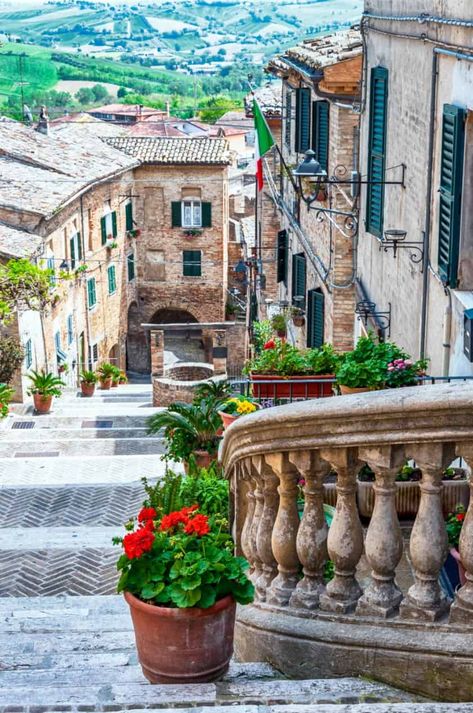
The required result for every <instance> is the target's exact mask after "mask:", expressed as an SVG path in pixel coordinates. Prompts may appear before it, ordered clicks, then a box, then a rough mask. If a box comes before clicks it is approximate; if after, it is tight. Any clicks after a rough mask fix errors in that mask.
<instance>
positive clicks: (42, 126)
mask: <svg viewBox="0 0 473 713" xmlns="http://www.w3.org/2000/svg"><path fill="white" fill-rule="evenodd" d="M36 131H39V133H40V134H45V135H46V136H47V135H48V134H49V116H48V110H47V108H46V107H45V106H42V107H41V109H40V112H39V119H38V126H37V127H36Z"/></svg>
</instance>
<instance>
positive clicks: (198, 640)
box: [115, 503, 254, 684]
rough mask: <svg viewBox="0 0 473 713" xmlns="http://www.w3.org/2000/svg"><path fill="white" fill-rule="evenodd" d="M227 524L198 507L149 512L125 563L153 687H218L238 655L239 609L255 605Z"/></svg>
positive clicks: (126, 586)
mask: <svg viewBox="0 0 473 713" xmlns="http://www.w3.org/2000/svg"><path fill="white" fill-rule="evenodd" d="M225 524H226V522H225V521H222V518H220V517H209V516H208V515H205V514H203V513H202V512H201V511H200V508H199V505H198V504H195V505H193V506H190V507H184V508H181V509H180V510H177V511H174V512H171V513H169V514H163V515H161V516H160V515H159V514H158V512H157V511H156V509H155V508H153V507H149V506H148V503H145V507H144V508H143V509H142V510H141V512H140V513H139V514H138V517H137V522H136V524H134V523H132V524H131V525H129V531H128V533H127V534H126V535H125V536H124V537H123V539H121V540H120V539H116V540H115V542H120V543H121V544H122V546H123V550H124V552H123V554H122V555H121V557H120V558H119V560H118V565H117V566H118V569H119V571H120V572H121V575H120V579H119V582H118V591H119V592H124V594H125V599H126V601H127V602H128V604H129V606H130V612H131V617H132V621H133V626H134V629H135V639H136V646H137V651H138V658H139V661H140V664H141V667H142V670H143V673H144V675H145V677H146V678H147V679H148V680H149V681H150V682H151V683H174V684H178V683H201V682H209V681H215V680H217V679H218V678H220V677H221V676H222V675H223V674H224V673H225V672H226V671H227V669H228V666H229V663H230V659H231V657H232V654H233V630H234V624H235V609H236V603H237V602H238V603H240V604H247V603H249V602H251V601H252V600H253V595H254V589H253V585H252V583H251V582H250V580H249V579H248V577H247V575H246V569H247V568H248V564H247V562H246V561H245V560H244V559H243V558H241V557H235V556H234V554H233V542H232V540H231V538H230V536H229V535H228V534H227V532H225V529H224V525H225Z"/></svg>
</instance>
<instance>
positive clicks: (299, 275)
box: [292, 253, 306, 309]
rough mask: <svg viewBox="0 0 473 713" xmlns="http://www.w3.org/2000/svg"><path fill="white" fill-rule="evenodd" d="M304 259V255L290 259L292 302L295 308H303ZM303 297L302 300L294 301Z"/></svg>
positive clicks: (304, 285) (304, 284)
mask: <svg viewBox="0 0 473 713" xmlns="http://www.w3.org/2000/svg"><path fill="white" fill-rule="evenodd" d="M305 287H306V259H305V255H304V253H300V254H299V255H293V257H292V302H293V304H294V305H295V306H297V307H301V308H302V309H304V307H305ZM296 297H303V298H304V299H303V300H297V301H296V300H295V298H296Z"/></svg>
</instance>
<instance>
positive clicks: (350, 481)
mask: <svg viewBox="0 0 473 713" xmlns="http://www.w3.org/2000/svg"><path fill="white" fill-rule="evenodd" d="M472 403H473V384H471V383H452V384H442V385H434V386H424V387H411V388H401V389H393V390H388V391H379V392H372V393H366V394H359V395H356V396H344V397H339V398H332V399H320V400H314V401H306V402H299V403H293V404H290V405H287V406H279V407H276V408H272V409H268V410H266V411H260V412H258V413H256V414H254V415H252V416H249V417H247V418H245V419H242V420H241V421H237V422H236V423H235V424H233V425H232V426H231V427H230V429H229V430H228V431H227V432H226V435H225V438H224V441H223V443H222V447H221V451H220V458H221V461H222V463H223V465H224V467H225V469H226V473H227V476H228V478H229V480H230V482H231V488H232V493H233V504H234V513H233V515H234V534H235V539H236V543H237V548H238V550H239V551H240V552H241V553H242V554H244V555H245V556H246V557H247V559H248V560H249V562H250V565H251V570H250V572H251V578H252V579H253V581H254V583H255V586H256V592H257V594H256V601H255V603H254V604H253V605H252V606H249V607H246V608H245V609H243V610H241V611H240V612H239V616H238V623H237V639H236V645H237V653H238V656H239V657H240V658H241V659H242V660H247V661H258V660H259V661H261V660H267V661H269V662H270V663H272V664H273V665H274V666H276V667H277V668H278V669H280V670H281V671H283V672H284V673H285V674H287V675H289V676H292V677H296V678H297V677H299V678H304V677H316V676H322V677H323V676H344V675H364V676H368V677H371V678H374V679H377V680H380V681H384V682H386V683H389V684H392V685H396V686H400V687H403V688H406V689H408V690H411V691H414V692H416V693H419V694H424V695H426V696H429V697H433V698H438V699H440V700H451V701H453V700H456V701H466V700H470V699H471V691H472V690H473V498H472V499H471V501H470V506H469V510H468V513H467V515H466V519H465V523H464V526H463V531H462V536H461V540H460V555H461V559H462V562H463V565H464V567H465V569H466V578H467V581H466V584H465V585H464V586H463V587H462V588H460V589H459V590H458V591H457V592H456V593H455V595H454V599H453V601H451V600H450V599H449V598H448V597H446V596H445V594H444V593H443V591H442V588H441V586H440V583H439V576H440V573H441V570H442V567H443V564H444V562H445V559H446V557H447V553H448V543H447V534H446V529H445V522H444V516H443V513H442V503H441V492H442V487H443V486H442V473H443V471H444V469H445V468H446V467H447V466H448V465H449V464H450V463H451V462H452V461H453V460H454V459H455V457H460V456H461V457H462V458H463V459H464V461H465V462H466V464H467V465H468V466H471V465H472V464H473V409H472ZM406 459H413V460H415V462H416V464H417V466H418V467H419V468H420V470H421V471H422V479H421V481H420V483H419V487H420V491H421V496H420V505H419V509H418V512H417V515H416V518H415V521H414V523H413V526H412V529H411V531H410V537H409V542H408V550H409V563H410V567H411V569H412V574H413V578H412V580H413V583H412V585H411V586H410V587H409V588H407V589H406V590H405V591H402V589H401V587H400V586H399V585H398V583H397V581H396V571H397V570H399V567H400V563H401V560H403V561H405V555H404V553H403V551H404V547H405V538H403V532H402V530H401V527H400V524H399V521H398V517H397V513H396V507H395V496H396V485H395V478H396V474H397V472H398V471H399V467H400V466H401V465H402V463H404V462H405V461H406ZM363 464H367V465H369V467H370V468H371V469H372V470H373V471H374V473H375V477H376V481H375V483H374V491H375V506H374V511H373V514H372V517H371V520H370V522H369V525H368V526H367V528H364V527H363V525H362V522H361V520H360V516H359V513H358V508H357V504H356V478H357V473H358V471H359V470H360V468H361V467H362V465H363ZM333 471H336V473H337V480H336V489H337V507H336V512H335V515H334V519H333V522H332V524H331V526H330V528H329V529H328V527H327V524H326V519H325V517H324V508H323V499H324V495H323V494H324V481H325V480H326V479H327V477H328V475H329V473H330V472H333ZM301 483H303V491H304V510H303V513H302V515H300V513H299V509H298V496H299V490H300V484H301ZM328 559H330V560H331V561H332V562H333V565H334V576H333V579H331V581H329V582H328V583H325V582H324V577H323V574H324V568H325V566H326V561H327V560H328ZM362 562H363V563H364V567H365V570H366V576H363V581H362V584H363V586H361V584H360V582H359V579H360V580H361V577H360V569H361V563H362ZM398 573H399V572H398ZM399 579H401V578H399Z"/></svg>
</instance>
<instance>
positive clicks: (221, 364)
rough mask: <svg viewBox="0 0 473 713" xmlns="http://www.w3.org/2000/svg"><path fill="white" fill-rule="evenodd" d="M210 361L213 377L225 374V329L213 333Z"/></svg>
mask: <svg viewBox="0 0 473 713" xmlns="http://www.w3.org/2000/svg"><path fill="white" fill-rule="evenodd" d="M212 361H213V365H214V374H215V376H217V375H218V374H226V373H227V333H226V331H225V329H215V330H214V332H213V335H212Z"/></svg>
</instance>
